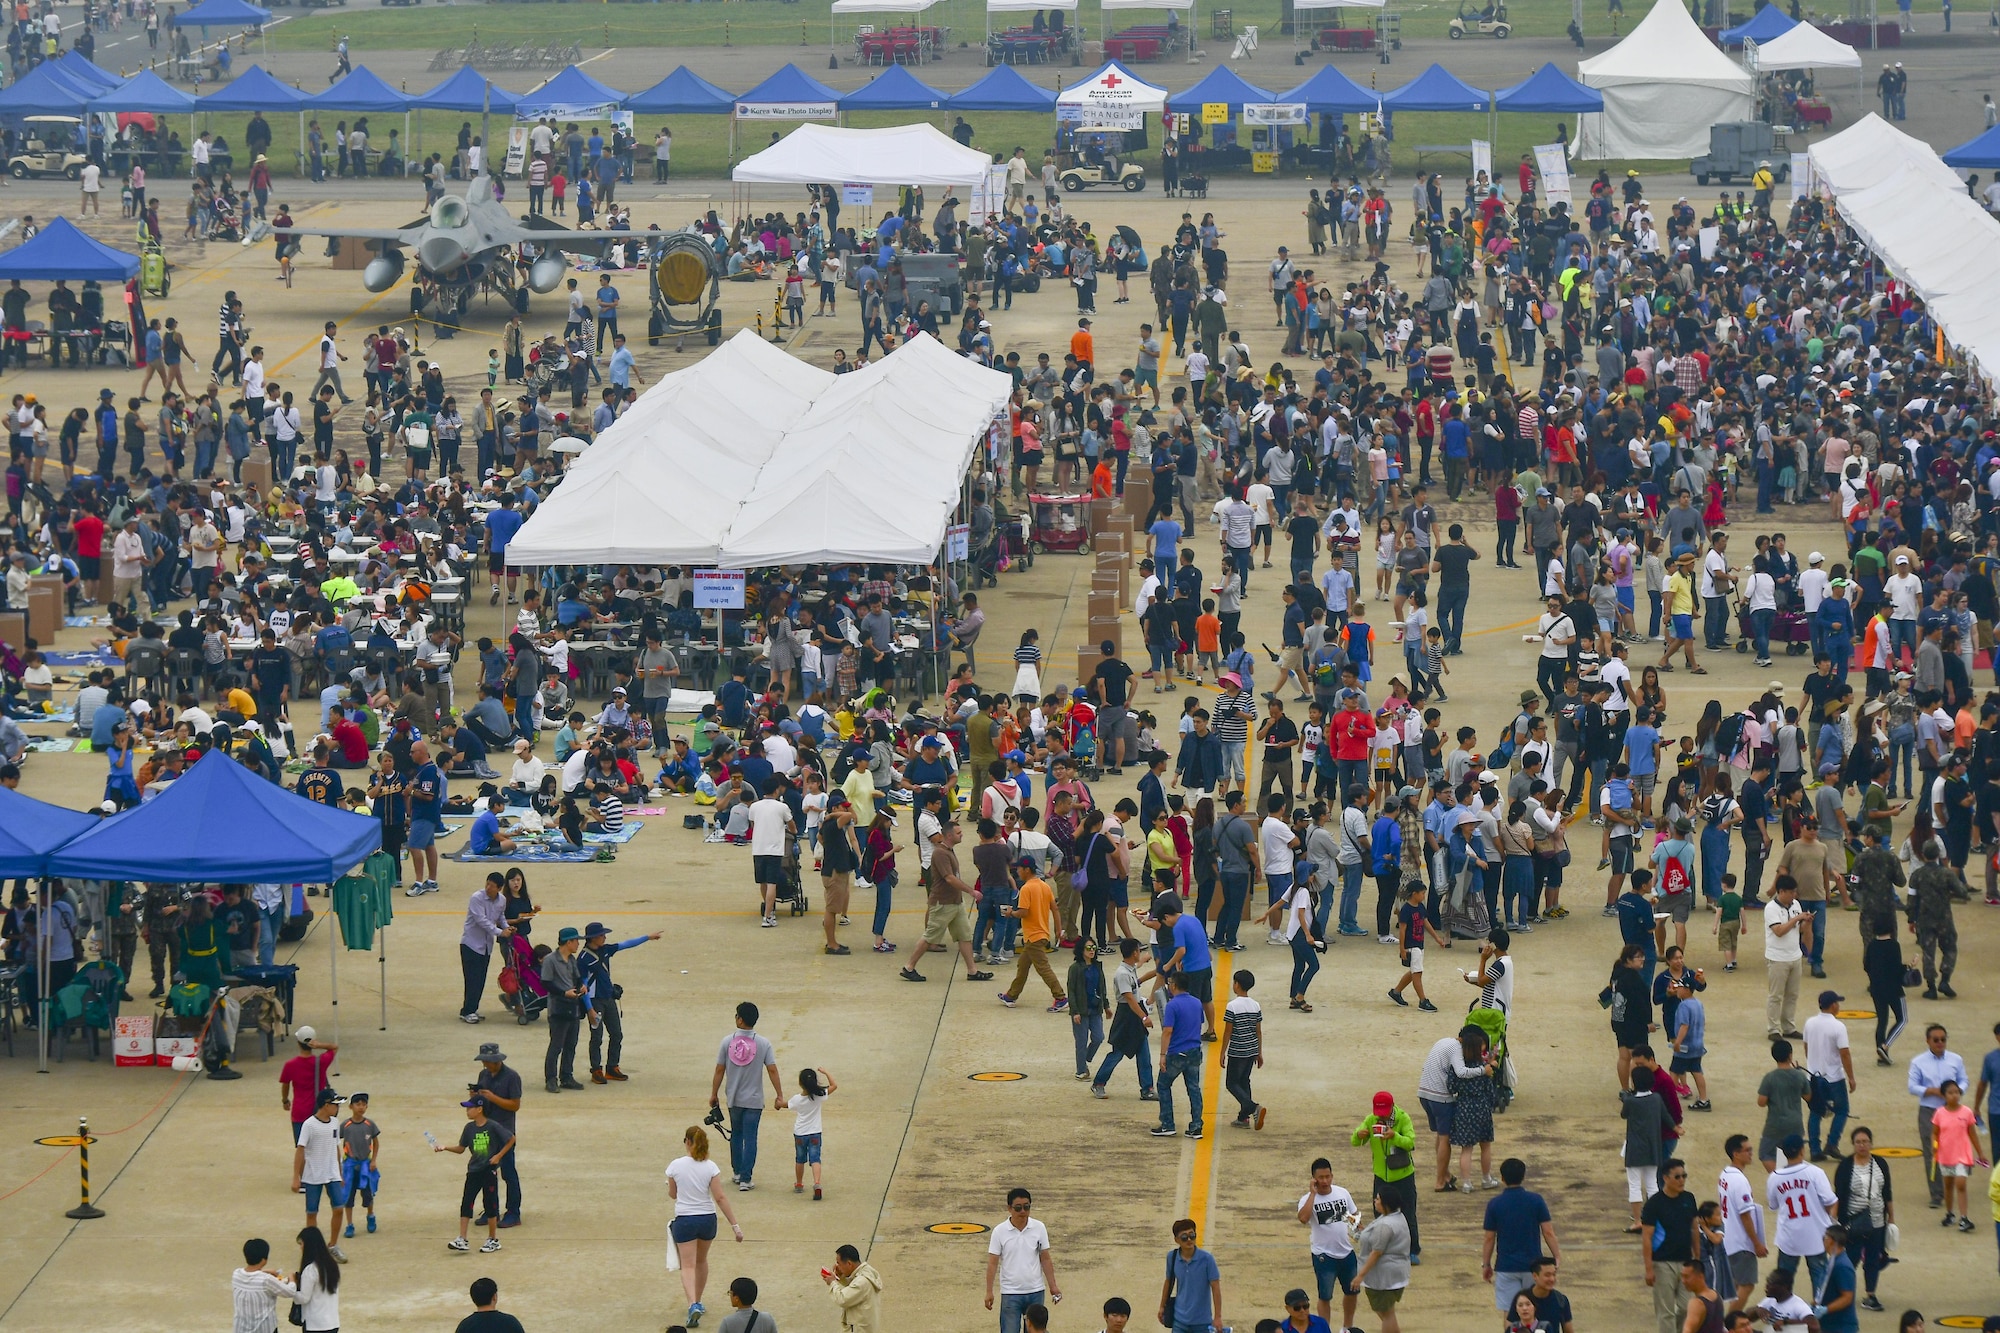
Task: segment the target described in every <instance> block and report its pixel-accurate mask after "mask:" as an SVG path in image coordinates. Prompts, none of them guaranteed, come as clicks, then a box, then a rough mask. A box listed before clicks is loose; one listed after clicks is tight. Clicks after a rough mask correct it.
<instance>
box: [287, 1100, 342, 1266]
mask: <svg viewBox="0 0 2000 1333" xmlns="http://www.w3.org/2000/svg"><path fill="white" fill-rule="evenodd" d="M346 1100H347V1098H345V1097H343V1096H341V1095H340V1094H339V1093H337V1092H335V1091H334V1090H333V1089H332V1088H321V1089H320V1090H319V1100H318V1101H317V1102H316V1103H315V1104H314V1106H313V1113H312V1114H311V1115H310V1116H308V1117H307V1118H306V1119H305V1120H304V1121H302V1122H301V1123H300V1125H299V1142H298V1146H297V1147H295V1148H294V1149H292V1188H293V1189H294V1190H299V1191H302V1192H303V1193H304V1194H305V1196H306V1225H307V1226H309V1227H316V1226H318V1225H319V1199H320V1195H321V1194H322V1193H324V1194H325V1195H326V1201H327V1203H328V1204H329V1205H331V1206H332V1209H333V1216H332V1217H330V1218H328V1219H327V1221H328V1222H329V1223H330V1225H329V1226H328V1228H327V1234H328V1235H329V1236H333V1237H336V1238H338V1237H339V1235H340V1228H341V1226H342V1225H343V1223H344V1222H345V1220H346V1219H345V1214H346V1212H347V1191H346V1190H345V1189H344V1188H342V1186H341V1183H340V1182H341V1176H340V1126H339V1125H337V1124H335V1123H334V1117H335V1116H336V1115H338V1114H340V1104H341V1103H342V1102H344V1101H346ZM332 1248H333V1249H334V1250H336V1251H337V1250H339V1248H340V1247H339V1246H338V1245H335V1246H333V1247H332ZM334 1258H336V1259H341V1260H345V1259H346V1256H345V1255H342V1254H338V1253H336V1254H335V1255H334Z"/></svg>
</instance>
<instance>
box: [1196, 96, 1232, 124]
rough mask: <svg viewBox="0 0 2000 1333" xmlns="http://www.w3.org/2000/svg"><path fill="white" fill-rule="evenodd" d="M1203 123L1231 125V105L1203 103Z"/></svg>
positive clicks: (1225, 103)
mask: <svg viewBox="0 0 2000 1333" xmlns="http://www.w3.org/2000/svg"><path fill="white" fill-rule="evenodd" d="M1201 123H1202V124H1204V125H1227V124H1228V123H1229V103H1227V102H1203V103H1202V104H1201Z"/></svg>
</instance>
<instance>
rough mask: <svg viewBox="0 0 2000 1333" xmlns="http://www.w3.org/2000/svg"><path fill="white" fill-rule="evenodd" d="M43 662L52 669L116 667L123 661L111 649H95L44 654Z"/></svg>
mask: <svg viewBox="0 0 2000 1333" xmlns="http://www.w3.org/2000/svg"><path fill="white" fill-rule="evenodd" d="M42 660H43V661H44V662H46V663H48V665H50V666H51V667H115V666H118V665H119V664H120V663H121V662H122V661H123V659H122V658H120V657H119V656H118V654H117V653H114V652H112V651H111V650H110V649H109V648H93V649H91V650H90V651H89V652H87V653H57V652H44V653H43V654H42Z"/></svg>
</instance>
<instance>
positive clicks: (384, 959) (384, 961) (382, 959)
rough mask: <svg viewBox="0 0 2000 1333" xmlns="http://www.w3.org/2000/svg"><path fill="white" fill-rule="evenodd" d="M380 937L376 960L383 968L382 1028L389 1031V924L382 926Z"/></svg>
mask: <svg viewBox="0 0 2000 1333" xmlns="http://www.w3.org/2000/svg"><path fill="white" fill-rule="evenodd" d="M378 939H379V941H380V942H379V943H378V944H377V945H376V946H375V947H376V950H377V953H376V955H375V960H376V962H377V963H379V964H380V965H381V968H382V981H381V986H382V1030H383V1031H384V1032H387V1031H388V1030H389V928H388V927H387V926H384V927H382V929H381V931H380V932H379V934H378Z"/></svg>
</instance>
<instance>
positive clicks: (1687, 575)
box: [1659, 551, 1708, 676]
mask: <svg viewBox="0 0 2000 1333" xmlns="http://www.w3.org/2000/svg"><path fill="white" fill-rule="evenodd" d="M1677 647H1678V648H1679V649H1680V650H1681V651H1682V652H1683V653H1684V654H1686V659H1687V669H1688V670H1689V671H1692V672H1694V674H1695V675H1697V676H1705V675H1707V674H1708V672H1707V671H1706V670H1705V669H1703V668H1702V667H1701V666H1700V665H1699V664H1697V663H1696V662H1695V660H1694V552H1693V551H1682V552H1681V553H1680V555H1679V556H1678V557H1677V558H1676V559H1675V560H1674V572H1673V573H1671V574H1669V575H1667V650H1666V652H1665V653H1663V654H1661V656H1660V663H1659V665H1660V670H1662V671H1672V670H1673V669H1674V649H1675V648H1677Z"/></svg>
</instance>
